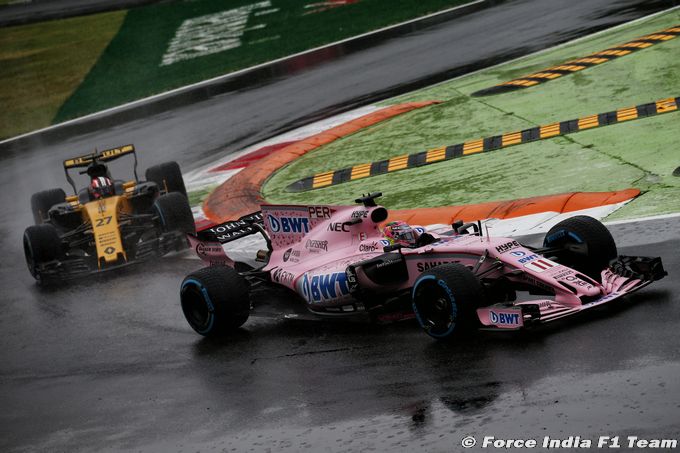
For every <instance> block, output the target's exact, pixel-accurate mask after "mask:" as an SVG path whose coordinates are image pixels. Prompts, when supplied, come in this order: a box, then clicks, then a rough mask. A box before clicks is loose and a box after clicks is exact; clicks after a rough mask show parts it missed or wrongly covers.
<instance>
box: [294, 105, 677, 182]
mask: <svg viewBox="0 0 680 453" xmlns="http://www.w3.org/2000/svg"><path fill="white" fill-rule="evenodd" d="M678 105H680V97H675V98H667V99H661V100H659V101H656V102H650V103H648V104H641V105H638V106H635V107H628V108H622V109H619V110H614V111H611V112H606V113H600V114H596V115H589V116H585V117H582V118H578V119H574V120H568V121H562V122H557V123H551V124H546V125H544V126H537V127H533V128H531V129H525V130H523V131H517V132H510V133H505V134H502V135H495V136H493V137H487V138H481V139H478V140H471V141H468V142H464V143H459V144H456V145H451V146H442V147H440V148H434V149H430V150H427V151H421V152H419V153H414V154H404V155H401V156H397V157H393V158H391V159H387V160H381V161H377V162H372V163H365V164H358V165H354V166H353V167H349V168H343V169H341V170H335V171H328V172H323V173H318V174H316V175H313V176H308V177H306V178H303V179H300V180H298V181H295V182H294V183H292V184H290V185H289V186H288V187H287V190H288V191H291V192H305V191H308V190H313V189H321V188H323V187H329V186H334V185H337V184H342V183H344V182H349V181H354V180H358V179H362V178H367V177H370V176H377V175H382V174H386V173H392V172H395V171H399V170H405V169H408V168H415V167H422V166H424V165H430V164H434V163H437V162H444V161H447V160H451V159H456V158H459V157H464V156H468V155H471V154H477V153H482V152H487V151H494V150H498V149H502V148H506V147H508V146H513V145H519V144H523V143H529V142H534V141H537V140H544V139H548V138H551V137H556V136H558V135H566V134H572V133H575V132H580V131H583V130H587V129H592V128H596V127H602V126H608V125H611V124H617V123H622V122H625V121H631V120H635V119H638V118H645V117H648V116H654V115H660V114H663V113H669V112H674V111H676V110H678Z"/></svg>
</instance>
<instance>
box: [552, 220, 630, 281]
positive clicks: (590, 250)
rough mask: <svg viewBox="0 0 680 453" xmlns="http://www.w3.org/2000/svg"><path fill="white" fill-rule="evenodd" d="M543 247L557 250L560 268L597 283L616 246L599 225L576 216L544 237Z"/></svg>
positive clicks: (613, 256)
mask: <svg viewBox="0 0 680 453" xmlns="http://www.w3.org/2000/svg"><path fill="white" fill-rule="evenodd" d="M543 246H544V247H549V248H551V249H552V248H556V249H558V252H557V256H558V258H559V261H560V264H563V265H565V266H569V267H571V268H573V269H576V270H578V271H580V272H583V273H584V274H586V275H588V276H590V277H591V278H594V279H595V280H597V281H600V274H601V273H602V271H603V270H604V269H606V268H607V267H608V266H609V263H610V262H611V261H612V260H613V259H614V258H616V256H617V250H616V243H615V242H614V238H613V237H612V235H611V233H610V232H609V230H608V229H607V227H605V226H604V225H603V224H602V222H600V221H599V220H597V219H594V218H592V217H588V216H585V215H579V216H574V217H570V218H568V219H565V220H563V221H561V222H560V223H558V224H557V225H555V226H554V227H552V228H551V229H550V231H548V234H546V235H545V239H544V240H543Z"/></svg>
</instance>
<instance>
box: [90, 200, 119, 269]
mask: <svg viewBox="0 0 680 453" xmlns="http://www.w3.org/2000/svg"><path fill="white" fill-rule="evenodd" d="M126 204H127V200H125V198H124V197H121V196H113V197H108V198H103V199H101V200H96V201H91V202H89V203H86V204H85V205H84V206H83V208H84V212H85V214H86V215H87V217H88V219H89V220H90V222H91V223H92V233H93V234H94V242H95V245H96V246H97V263H98V264H99V267H100V268H101V267H102V260H103V261H104V262H105V263H106V264H109V263H115V262H117V261H118V259H119V258H118V257H119V256H120V255H121V254H122V256H123V258H124V259H125V261H127V255H126V253H125V250H124V249H123V242H122V241H121V238H120V229H119V228H118V211H119V210H121V208H122V207H123V206H124V205H126Z"/></svg>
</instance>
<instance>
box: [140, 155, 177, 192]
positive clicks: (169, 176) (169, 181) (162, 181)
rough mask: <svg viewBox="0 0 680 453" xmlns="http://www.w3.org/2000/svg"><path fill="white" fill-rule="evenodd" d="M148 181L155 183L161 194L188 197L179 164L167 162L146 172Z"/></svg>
mask: <svg viewBox="0 0 680 453" xmlns="http://www.w3.org/2000/svg"><path fill="white" fill-rule="evenodd" d="M145 176H146V180H147V181H152V182H155V183H156V184H157V185H158V189H159V190H160V191H161V193H171V192H178V193H181V194H182V195H184V196H185V197H186V196H187V189H186V187H185V185H184V178H183V177H182V171H181V170H180V168H179V164H178V163H177V162H165V163H162V164H158V165H154V166H153V167H149V168H147V170H146V175H145Z"/></svg>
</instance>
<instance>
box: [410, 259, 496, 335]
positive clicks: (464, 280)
mask: <svg viewBox="0 0 680 453" xmlns="http://www.w3.org/2000/svg"><path fill="white" fill-rule="evenodd" d="M411 298H412V301H413V312H414V313H415V315H416V319H417V320H418V323H419V324H420V327H422V328H423V329H424V330H425V332H426V333H427V334H428V335H429V336H431V337H433V338H436V339H439V340H443V339H448V338H451V337H452V336H454V335H457V334H460V333H464V332H468V331H470V330H472V329H473V328H474V327H476V326H477V324H478V320H477V311H476V309H477V307H480V306H482V305H484V288H483V286H482V283H481V282H480V281H479V279H478V278H477V277H476V276H475V275H474V274H473V273H472V271H471V270H470V269H468V268H467V267H465V266H463V265H462V264H458V263H452V264H443V265H441V266H437V267H435V268H432V269H430V270H429V271H427V272H423V273H422V274H420V276H419V277H418V278H417V279H416V281H415V283H414V284H413V289H412V291H411Z"/></svg>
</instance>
